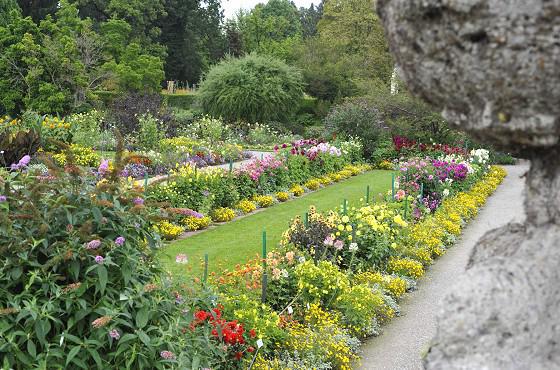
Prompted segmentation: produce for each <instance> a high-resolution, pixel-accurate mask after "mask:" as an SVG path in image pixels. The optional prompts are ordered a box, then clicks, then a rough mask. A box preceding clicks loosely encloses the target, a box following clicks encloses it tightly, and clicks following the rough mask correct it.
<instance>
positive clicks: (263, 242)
mask: <svg viewBox="0 0 560 370" xmlns="http://www.w3.org/2000/svg"><path fill="white" fill-rule="evenodd" d="M262 259H263V262H262V264H263V276H262V293H261V302H262V303H265V302H266V285H267V282H268V275H267V273H266V231H263V233H262Z"/></svg>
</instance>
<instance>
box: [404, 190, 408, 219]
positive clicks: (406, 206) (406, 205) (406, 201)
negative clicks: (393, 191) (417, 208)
mask: <svg viewBox="0 0 560 370" xmlns="http://www.w3.org/2000/svg"><path fill="white" fill-rule="evenodd" d="M407 212H408V196H405V197H404V219H405V220H406V214H407Z"/></svg>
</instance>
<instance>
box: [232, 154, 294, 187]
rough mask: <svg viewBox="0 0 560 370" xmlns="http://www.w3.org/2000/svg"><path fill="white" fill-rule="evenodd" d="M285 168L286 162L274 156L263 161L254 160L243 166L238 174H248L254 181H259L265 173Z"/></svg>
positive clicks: (269, 156)
mask: <svg viewBox="0 0 560 370" xmlns="http://www.w3.org/2000/svg"><path fill="white" fill-rule="evenodd" d="M282 166H284V161H283V160H281V159H278V158H275V157H274V156H272V155H268V156H266V157H264V158H263V159H262V160H260V159H257V158H254V159H253V160H252V161H251V162H249V163H247V164H246V165H244V166H242V167H241V168H240V169H239V170H238V172H239V173H240V174H247V175H249V177H250V178H251V179H252V180H253V181H258V180H259V178H260V177H261V176H262V174H263V173H265V172H269V171H272V170H275V169H277V168H279V167H282Z"/></svg>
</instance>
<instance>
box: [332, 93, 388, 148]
mask: <svg viewBox="0 0 560 370" xmlns="http://www.w3.org/2000/svg"><path fill="white" fill-rule="evenodd" d="M325 124H326V126H327V128H328V131H329V132H332V133H334V134H338V135H340V136H342V138H344V139H348V138H357V139H359V140H360V141H361V142H362V144H363V148H364V157H365V158H366V159H370V158H371V156H372V154H373V152H374V151H375V149H376V148H377V146H378V144H379V142H380V141H381V140H382V139H383V138H385V137H387V136H388V134H389V132H388V130H387V128H386V127H385V125H384V123H383V121H382V115H381V113H380V112H379V110H378V109H376V108H375V107H374V106H373V105H372V104H371V103H369V102H368V101H367V100H366V99H354V100H348V101H346V102H344V103H342V104H340V105H337V106H335V107H333V108H332V109H331V111H330V112H329V114H328V115H327V117H325Z"/></svg>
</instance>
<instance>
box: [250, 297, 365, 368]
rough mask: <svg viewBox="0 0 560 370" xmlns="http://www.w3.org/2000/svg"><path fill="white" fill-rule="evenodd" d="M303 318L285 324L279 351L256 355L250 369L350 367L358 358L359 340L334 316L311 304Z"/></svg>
mask: <svg viewBox="0 0 560 370" xmlns="http://www.w3.org/2000/svg"><path fill="white" fill-rule="evenodd" d="M304 321H305V323H306V324H302V323H298V322H292V323H289V325H288V326H287V330H288V339H287V340H286V341H285V342H284V343H283V345H282V352H281V354H280V355H279V356H278V357H276V358H274V359H271V360H267V359H265V358H264V357H262V356H260V357H259V358H258V360H257V362H256V363H255V366H254V368H255V369H278V370H280V369H288V368H289V369H298V370H304V369H328V368H334V369H341V370H349V369H351V368H352V366H351V365H352V363H353V362H354V361H355V360H357V359H358V356H357V349H358V348H357V347H358V343H359V341H358V340H357V339H356V338H355V337H353V336H351V335H350V334H349V333H348V331H347V330H345V329H343V328H342V324H341V322H340V318H339V317H338V315H335V314H333V313H331V312H328V311H324V310H323V309H322V308H321V306H319V305H317V304H312V305H310V307H309V310H307V312H306V315H305V318H304Z"/></svg>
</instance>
